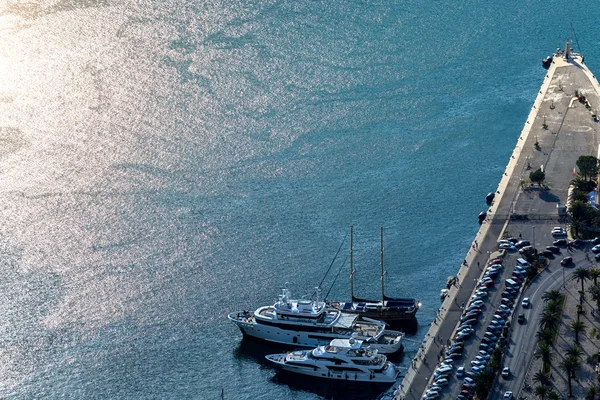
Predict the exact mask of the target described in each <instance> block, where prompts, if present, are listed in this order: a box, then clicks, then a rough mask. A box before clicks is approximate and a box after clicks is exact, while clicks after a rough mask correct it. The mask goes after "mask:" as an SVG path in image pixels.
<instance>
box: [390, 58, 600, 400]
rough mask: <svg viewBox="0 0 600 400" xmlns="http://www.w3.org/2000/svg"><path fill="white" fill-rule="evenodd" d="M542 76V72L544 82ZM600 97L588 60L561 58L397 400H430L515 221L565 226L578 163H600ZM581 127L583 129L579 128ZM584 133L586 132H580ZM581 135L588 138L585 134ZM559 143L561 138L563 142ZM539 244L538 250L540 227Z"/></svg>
mask: <svg viewBox="0 0 600 400" xmlns="http://www.w3.org/2000/svg"><path fill="white" fill-rule="evenodd" d="M542 71H543V70H542V69H541V67H540V74H541V73H542ZM582 90H583V91H584V93H585V95H586V97H587V98H588V101H589V103H590V105H591V107H590V108H588V107H584V106H583V105H576V104H573V101H574V100H573V99H575V101H576V102H577V99H576V98H575V97H574V93H575V92H576V91H582ZM598 93H600V87H599V86H598V82H597V81H596V79H595V77H594V76H593V75H592V74H591V72H590V71H589V70H588V69H587V67H585V66H584V65H583V60H582V58H581V57H579V56H576V57H574V58H571V59H570V60H569V61H568V62H567V61H566V60H564V58H558V57H555V61H554V62H553V63H552V65H551V67H550V69H549V70H548V71H547V74H546V76H545V78H544V81H543V83H542V86H541V88H540V91H539V93H538V95H537V97H536V100H535V102H534V105H533V107H532V109H531V112H530V114H529V116H528V118H527V121H526V123H525V126H524V128H523V130H522V132H521V135H520V137H519V139H518V141H517V144H516V146H515V149H514V151H513V154H512V155H511V158H510V159H509V162H508V165H507V167H506V171H505V173H504V174H503V176H502V179H501V181H500V184H499V186H498V189H497V192H496V197H495V200H494V203H493V205H492V207H491V208H490V210H489V211H488V218H487V219H486V221H485V222H484V223H483V224H482V225H481V228H480V230H479V231H478V232H477V235H476V237H475V239H474V241H473V244H472V247H471V249H470V250H469V252H468V254H467V256H466V259H465V261H466V263H465V264H463V265H461V267H460V270H459V272H458V274H457V276H458V278H459V285H458V286H453V287H452V288H451V289H450V290H449V293H448V296H447V297H446V299H445V300H444V302H443V303H442V305H441V308H440V313H439V316H438V317H437V318H436V320H435V321H434V323H433V324H432V325H431V327H430V329H429V332H428V333H427V334H426V336H425V339H424V341H423V344H422V345H421V347H420V349H419V351H418V353H417V355H416V357H415V358H414V359H413V362H412V366H411V367H410V368H409V370H408V371H407V373H406V375H405V377H404V379H403V381H402V383H401V385H400V386H399V387H398V389H397V392H396V393H397V395H396V399H414V400H417V399H421V398H422V397H423V393H424V392H425V389H426V387H427V385H428V384H429V381H430V379H431V376H432V373H433V371H434V370H435V368H436V366H437V364H438V363H439V362H440V361H441V356H442V355H443V353H444V349H445V347H446V346H447V345H448V344H449V342H450V339H451V338H452V337H453V332H454V330H455V328H456V326H457V322H458V320H459V318H460V316H461V314H462V308H461V306H463V305H466V304H468V300H469V298H470V296H471V294H472V292H473V289H474V286H475V284H476V282H477V281H478V280H479V279H480V277H481V275H482V274H483V269H484V268H485V266H486V265H487V263H488V260H489V259H490V258H491V257H494V256H495V255H497V254H498V253H497V245H496V242H497V240H498V239H499V238H500V237H502V235H503V233H504V231H505V230H511V231H514V232H513V235H517V233H516V232H517V230H518V231H519V232H521V229H527V228H528V227H527V226H522V225H521V224H522V223H521V222H520V221H515V220H514V219H513V220H511V215H514V214H520V215H525V216H527V218H528V219H529V220H532V219H533V220H545V221H546V222H547V223H549V224H551V223H553V221H557V222H558V220H559V217H558V214H557V208H556V205H557V204H558V203H559V202H560V203H562V204H564V203H565V202H566V197H567V188H568V184H569V182H570V180H571V179H572V169H573V167H574V166H575V161H576V159H577V158H578V157H579V156H580V155H582V154H593V155H596V153H595V152H593V153H590V152H589V149H591V148H594V149H597V148H598V141H597V138H596V133H595V129H594V125H593V124H595V122H594V121H593V119H592V114H593V113H595V112H596V110H595V107H598V106H599V104H600V101H599V96H598ZM577 103H578V102H577ZM581 121H584V122H583V123H582V124H580V122H581ZM580 126H583V127H582V128H580V129H579V127H580ZM568 127H577V128H573V129H567V128H568ZM588 127H591V129H588ZM578 129H579V130H581V131H582V132H583V133H582V134H578V132H577V130H578ZM589 130H591V132H590V131H589ZM559 135H562V136H560V137H561V138H562V139H561V140H560V141H559V140H558V137H559ZM569 135H571V136H569ZM536 142H537V143H538V144H539V145H538V146H537V147H536V146H535V145H534V143H536ZM540 166H543V168H544V171H545V172H546V176H547V179H546V183H547V184H548V186H550V191H549V192H548V191H540V192H539V193H538V194H536V195H531V192H530V191H529V190H528V189H527V188H526V187H525V186H524V182H525V181H527V184H528V183H529V178H528V177H529V173H530V172H531V171H532V170H534V169H537V168H539V167H540ZM544 196H546V197H544ZM523 232H525V230H523ZM529 232H531V227H529ZM540 236H541V235H540ZM530 239H531V238H530ZM532 241H533V243H532V244H534V245H535V243H536V241H535V226H533V240H532ZM503 280H504V278H502V281H503Z"/></svg>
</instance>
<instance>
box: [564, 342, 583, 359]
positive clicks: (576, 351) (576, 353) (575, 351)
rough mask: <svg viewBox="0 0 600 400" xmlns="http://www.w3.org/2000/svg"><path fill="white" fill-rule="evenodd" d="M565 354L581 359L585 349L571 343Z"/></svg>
mask: <svg viewBox="0 0 600 400" xmlns="http://www.w3.org/2000/svg"><path fill="white" fill-rule="evenodd" d="M565 354H566V356H567V357H574V358H575V359H577V360H579V359H580V358H581V355H582V354H583V350H581V349H580V348H579V347H577V346H574V345H571V346H569V347H567V348H566V351H565Z"/></svg>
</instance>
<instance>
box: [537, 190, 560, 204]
mask: <svg viewBox="0 0 600 400" xmlns="http://www.w3.org/2000/svg"><path fill="white" fill-rule="evenodd" d="M539 193H540V195H539V197H540V200H542V201H545V202H546V203H559V202H560V199H559V198H558V196H557V195H555V194H554V193H552V192H548V191H542V192H539Z"/></svg>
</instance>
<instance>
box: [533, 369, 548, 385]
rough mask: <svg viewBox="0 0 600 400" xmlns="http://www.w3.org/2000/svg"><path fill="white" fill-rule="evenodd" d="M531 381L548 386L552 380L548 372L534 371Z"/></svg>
mask: <svg viewBox="0 0 600 400" xmlns="http://www.w3.org/2000/svg"><path fill="white" fill-rule="evenodd" d="M533 381H534V382H535V383H539V384H540V385H541V386H550V384H551V383H552V381H551V380H550V374H549V373H548V372H543V371H540V372H536V373H535V375H533Z"/></svg>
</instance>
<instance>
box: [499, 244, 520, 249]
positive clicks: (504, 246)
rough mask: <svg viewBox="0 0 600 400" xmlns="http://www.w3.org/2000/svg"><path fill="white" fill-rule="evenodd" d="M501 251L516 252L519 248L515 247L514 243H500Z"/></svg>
mask: <svg viewBox="0 0 600 400" xmlns="http://www.w3.org/2000/svg"><path fill="white" fill-rule="evenodd" d="M498 248H499V249H504V250H516V249H517V248H516V247H515V245H514V244H512V243H500V244H499V245H498Z"/></svg>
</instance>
